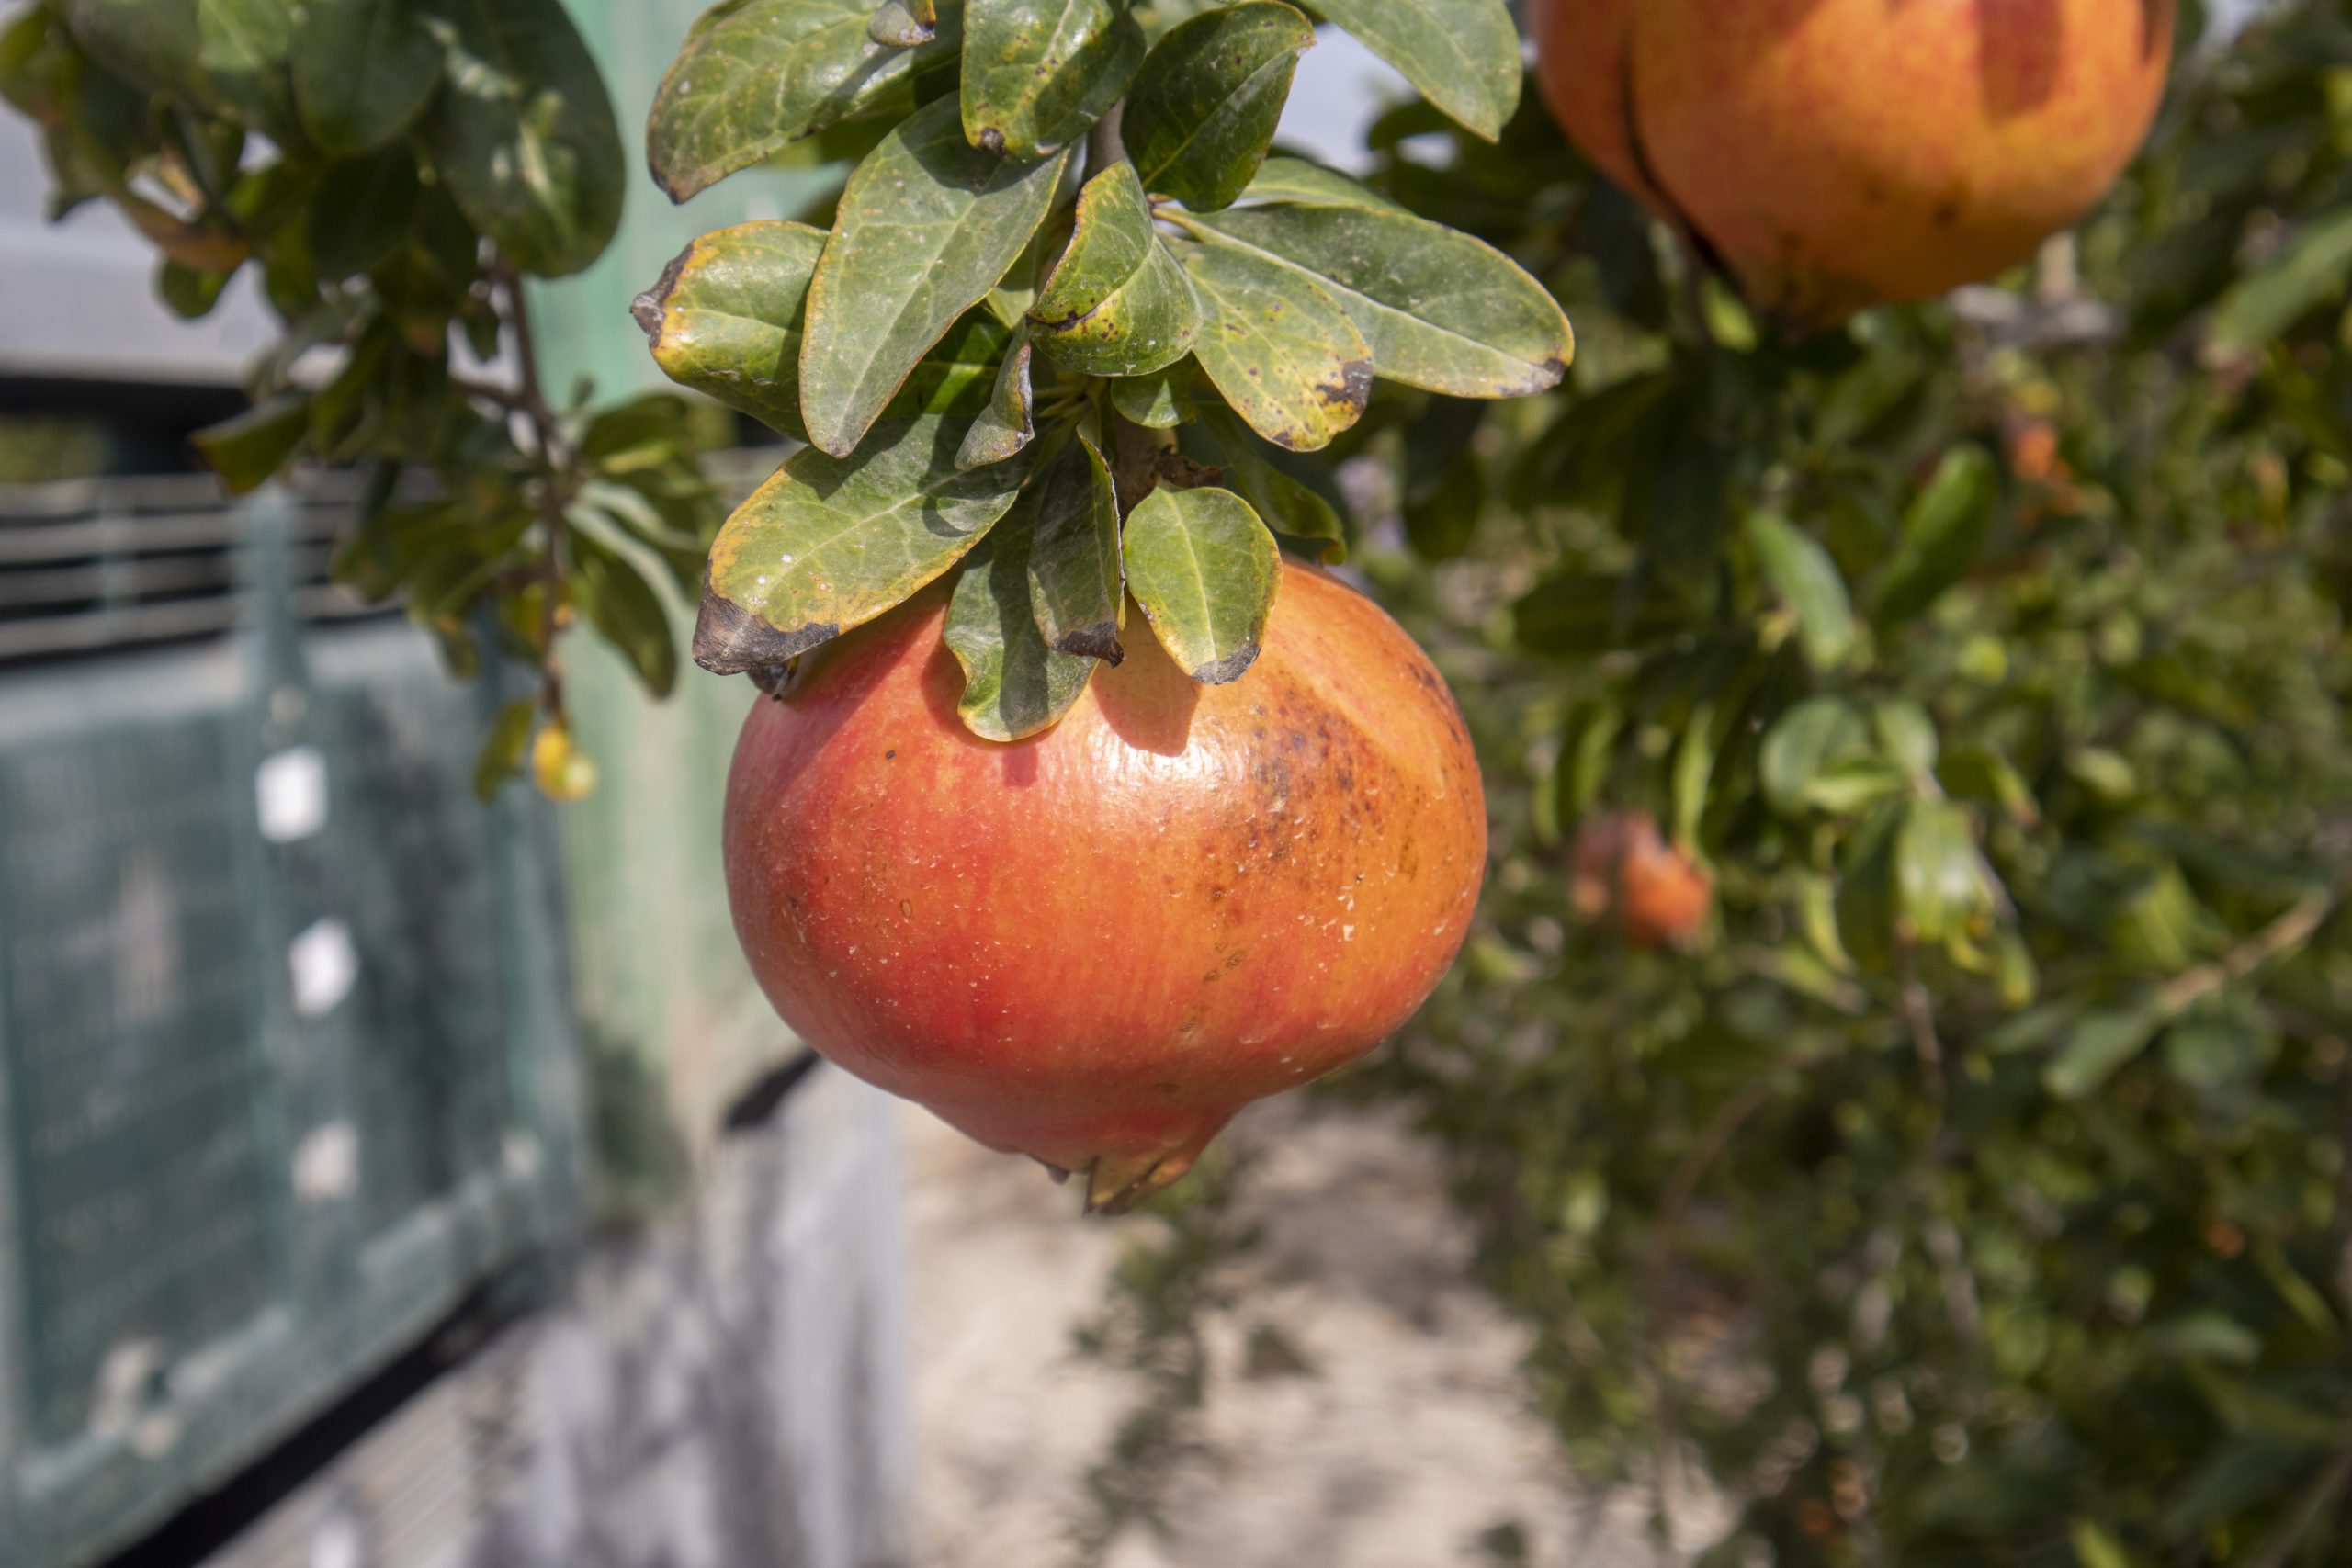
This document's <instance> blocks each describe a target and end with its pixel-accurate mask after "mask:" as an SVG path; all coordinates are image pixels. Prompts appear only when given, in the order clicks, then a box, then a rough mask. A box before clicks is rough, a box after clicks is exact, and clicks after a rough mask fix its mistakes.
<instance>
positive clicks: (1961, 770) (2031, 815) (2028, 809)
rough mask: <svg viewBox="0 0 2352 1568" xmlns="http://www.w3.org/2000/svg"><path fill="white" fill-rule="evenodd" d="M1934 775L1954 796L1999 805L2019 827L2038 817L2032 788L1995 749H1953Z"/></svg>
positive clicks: (2038, 818)
mask: <svg viewBox="0 0 2352 1568" xmlns="http://www.w3.org/2000/svg"><path fill="white" fill-rule="evenodd" d="M1936 777H1937V778H1938V780H1939V781H1940V782H1941V784H1943V787H1944V788H1945V789H1946V790H1947V791H1949V792H1950V793H1951V794H1953V795H1962V796H1965V797H1967V798H1968V799H1971V800H1982V801H1985V802H1988V803H1990V804H1992V805H1995V806H1997V807H2000V808H2001V809H2002V810H2003V811H2006V812H2007V813H2008V815H2009V818H2010V820H2012V821H2014V822H2016V823H2017V824H2018V826H2020V827H2025V828H2030V827H2032V826H2033V825H2034V824H2035V823H2037V822H2039V821H2040V820H2041V807H2040V806H2039V805H2037V804H2036V803H2035V801H2034V798H2033V790H2032V788H2031V787H2030V786H2029V785H2028V784H2026V782H2025V779H2024V778H2023V777H2022V776H2021V775H2020V774H2019V773H2018V771H2017V769H2016V768H2015V767H2013V766H2012V765H2011V764H2010V762H2009V761H2008V759H2007V758H2006V757H2004V756H2002V755H2001V754H2000V753H1999V752H1997V751H1993V750H1987V749H1985V748H1984V747H1964V748H1962V749H1961V750H1956V751H1953V752H1951V754H1949V755H1948V756H1946V757H1944V758H1943V760H1942V761H1940V762H1939V763H1938V764H1937V766H1936Z"/></svg>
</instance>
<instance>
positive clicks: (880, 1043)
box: [726, 566, 1487, 1211]
mask: <svg viewBox="0 0 2352 1568" xmlns="http://www.w3.org/2000/svg"><path fill="white" fill-rule="evenodd" d="M944 613H945V595H944V591H943V590H942V589H939V588H933V589H931V590H928V591H926V592H923V593H922V594H921V595H919V596H917V597H916V598H915V599H914V600H912V601H910V603H909V604H904V605H902V606H900V607H899V609H898V610H895V611H893V612H892V613H891V614H890V615H887V616H885V617H884V618H883V619H881V620H879V621H876V622H875V623H874V624H873V625H872V626H867V627H865V629H863V630H861V631H858V632H855V633H853V634H852V635H851V636H849V637H845V638H843V639H842V640H841V641H840V642H838V643H836V644H833V645H831V646H830V647H829V648H828V649H825V650H824V651H823V652H822V653H821V655H820V656H819V657H818V658H817V659H816V660H814V661H813V662H812V664H811V665H810V666H809V668H807V669H805V670H804V671H803V672H802V674H801V677H800V679H799V680H798V682H797V683H796V685H795V686H794V688H793V689H792V690H791V691H790V692H789V693H788V694H786V695H785V696H784V697H782V698H781V699H780V700H777V701H775V702H763V703H760V704H759V705H756V706H755V707H754V708H753V710H752V716H751V717H750V719H749V720H748V721H747V722H746V723H745V725H744V727H743V734H742V739H741V741H740V742H739V743H738V745H737V747H736V751H735V762H734V768H733V771H732V773H731V774H730V775H729V781H728V793H727V822H726V859H727V874H728V892H729V897H730V899H731V901H732V903H733V906H734V913H735V926H736V931H737V932H738V933H739V934H740V935H741V939H742V943H743V951H744V953H745V954H746V955H747V956H748V957H749V958H750V960H751V964H752V972H753V973H754V974H755V975H756V976H758V978H759V981H760V984H761V986H762V987H764V988H765V990H766V992H767V995H768V998H769V999H770V1000H771V1001H773V1002H774V1003H775V1007H776V1010H778V1011H779V1012H781V1013H782V1014H783V1015H784V1018H785V1021H786V1022H787V1023H789V1024H790V1025H791V1026H792V1027H793V1029H794V1030H796V1031H797V1032H798V1033H799V1034H800V1035H801V1036H802V1037H803V1038H804V1039H806V1040H807V1041H808V1042H809V1043H810V1044H811V1045H813V1046H815V1047H816V1048H817V1050H819V1051H820V1052H821V1053H823V1054H824V1055H826V1056H827V1057H829V1058H831V1060H832V1061H834V1062H836V1063H838V1064H839V1065H840V1066H843V1067H845V1068H847V1069H848V1070H849V1071H850V1072H852V1073H854V1074H856V1075H857V1076H858V1077H862V1078H865V1079H866V1080H867V1081H868V1082H870V1083H874V1084H877V1085H879V1086H880V1087H882V1088H883V1089H888V1090H889V1091H891V1092H892V1093H894V1094H899V1095H903V1096H905V1097H906V1098H908V1099H910V1100H918V1101H920V1102H922V1104H924V1105H926V1106H928V1107H930V1108H931V1109H932V1110H933V1111H935V1112H936V1113H938V1115H940V1116H941V1117H942V1118H943V1119H944V1120H945V1121H947V1122H950V1123H952V1124H953V1125H955V1126H956V1127H958V1128H960V1129H962V1130H963V1131H964V1132H965V1133H967V1134H970V1135H971V1136H972V1137H974V1138H977V1139H978V1140H979V1141H980V1142H981V1143H983V1144H987V1145H990V1146H991V1147H994V1148H997V1149H1001V1150H1007V1151H1017V1152H1020V1153H1023V1154H1027V1155H1031V1156H1035V1157H1036V1158H1037V1159H1039V1160H1042V1161H1043V1162H1045V1163H1046V1165H1047V1166H1049V1167H1052V1168H1055V1169H1056V1170H1057V1171H1061V1172H1072V1171H1075V1172H1083V1173H1085V1175H1086V1179H1087V1186H1088V1194H1089V1201H1090V1206H1091V1207H1094V1208H1098V1209H1109V1210H1114V1211H1115V1210H1117V1209H1121V1208H1124V1207H1125V1206H1127V1205H1129V1204H1131V1203H1133V1202H1134V1201H1136V1200H1137V1199H1138V1198H1140V1197H1142V1196H1143V1195H1145V1194H1146V1193H1148V1192H1150V1191H1152V1190H1155V1189H1157V1188H1159V1187H1162V1186H1165V1185H1166V1184H1167V1183H1169V1182H1170V1181H1173V1180H1175V1179H1177V1178H1178V1177H1179V1176H1182V1174H1183V1173H1184V1171H1185V1170H1186V1169H1188V1168H1190V1167H1191V1166H1192V1164H1193V1160H1194V1158H1195V1157H1196V1156H1198V1155H1199V1154H1200V1152H1201V1150H1202V1148H1203V1147H1204V1145H1206V1144H1207V1143H1208V1141H1209V1140H1210V1139H1211V1138H1212V1137H1214V1136H1215V1135H1216V1132H1217V1130H1218V1129H1219V1128H1221V1127H1223V1126H1224V1125H1225V1123H1226V1122H1227V1120H1229V1119H1230V1118H1231V1117H1232V1116H1233V1114H1234V1112H1235V1111H1238V1110H1239V1109H1240V1108H1241V1107H1242V1106H1244V1105H1246V1104H1248V1103H1249V1102H1250V1101H1251V1100H1257V1099H1260V1098H1261V1097H1263V1096H1265V1095H1270V1094H1274V1093H1277V1092H1279V1091H1280V1090H1283V1089H1291V1088H1294V1087H1295V1086H1297V1085H1299V1084H1302V1083H1305V1082H1306V1081H1307V1080H1308V1079H1310V1078H1313V1077H1318V1076H1320V1075H1322V1074H1324V1073H1327V1072H1329V1071H1330V1070H1331V1069H1333V1068H1334V1067H1338V1066H1341V1065H1342V1064H1344V1063H1347V1062H1350V1061H1352V1060H1354V1059H1355V1058H1356V1057H1358V1056H1360V1055H1363V1053H1365V1052H1366V1051H1368V1050H1370V1049H1371V1048H1372V1047H1373V1046H1374V1044H1375V1043H1378V1042H1379V1041H1380V1040H1381V1039H1382V1038H1383V1037H1384V1036H1385V1035H1386V1034H1388V1033H1389V1032H1391V1031H1393V1030H1395V1029H1396V1028H1397V1026H1398V1025H1399V1024H1401V1023H1403V1022H1404V1021H1405V1020H1406V1019H1407V1018H1408V1016H1410V1014H1411V1013H1412V1012H1413V1010H1415V1009H1416V1008H1418V1007H1419V1005H1420V1004H1421V1002H1422V1001H1423V1000H1424V999H1425V998H1427V997H1428V995H1429V993H1430V989H1431V988H1432V987H1435V986H1436V984H1437V982H1438V979H1439V977H1440V976H1442V975H1443V974H1444V972H1445V970H1446V968H1447V966H1448V965H1449V964H1451V963H1452V962H1453V956H1454V954H1455V953H1456V952H1457V951H1458V949H1459V948H1460V946H1461V943H1462V940H1463V936H1464V932H1465V931H1467V930H1468V927H1469V923H1470V917H1471V912H1472V908H1473V907H1474V906H1475V904H1476V900H1477V895H1478V887H1479V883H1480V881H1481V878H1482V876H1483V874H1484V871H1485V865H1486V852H1487V818H1486V802H1485V796H1484V794H1483V792H1482V790H1481V787H1480V784H1479V778H1478V769H1477V763H1476V758H1475V757H1474V755H1473V754H1472V751H1471V749H1470V741H1469V738H1468V736H1467V735H1466V733H1465V732H1464V729H1463V726H1462V719H1461V716H1460V715H1459V714H1458V713H1457V712H1456V711H1455V708H1454V705H1453V699H1452V698H1451V697H1450V696H1449V695H1448V694H1447V693H1446V690H1445V686H1444V684H1443V682H1442V681H1441V680H1440V679H1439V677H1438V674H1437V671H1435V670H1434V669H1433V668H1431V666H1430V662H1429V660H1428V659H1427V658H1426V657H1425V656H1424V655H1423V654H1422V653H1421V651H1420V649H1418V648H1416V647H1415V646H1414V645H1413V643H1412V640H1411V639H1410V638H1408V637H1406V635H1405V634H1404V632H1403V631H1401V630H1400V629H1399V628H1398V627H1397V624H1396V623H1395V622H1393V621H1391V620H1390V619H1389V618H1388V617H1387V615H1385V614H1383V613H1382V612H1381V610H1380V609H1379V608H1378V607H1377V606H1375V605H1374V604H1372V603H1371V602H1370V601H1369V600H1366V599H1364V598H1363V597H1362V596H1361V595H1359V594H1357V593H1355V592H1352V591H1351V590H1350V589H1349V588H1347V587H1345V586H1344V585H1342V584H1341V583H1340V582H1339V581H1336V580H1335V579H1332V578H1330V577H1328V576H1326V575H1324V574H1323V573H1321V572H1319V571H1317V570H1312V569H1308V568H1305V567H1299V566H1286V567H1285V568H1284V570H1283V581H1282V586H1281V591H1280V593H1279V595H1278V597H1277V598H1276V600H1275V604H1274V608H1273V614H1272V620H1271V621H1270V623H1269V625H1268V626H1267V630H1266V636H1265V639H1264V650H1263V652H1262V653H1261V656H1260V658H1259V660H1258V661H1257V663H1256V664H1255V665H1254V666H1252V667H1251V669H1250V671H1249V673H1248V674H1247V675H1245V676H1243V677H1242V678H1241V679H1240V680H1238V681H1237V682H1233V683H1232V684H1229V685H1223V686H1202V685H1197V684H1195V683H1194V682H1193V681H1192V680H1191V679H1190V678H1189V677H1187V676H1186V675H1185V673H1184V672H1183V671H1182V670H1180V669H1179V668H1177V666H1176V665H1175V663H1174V662H1173V661H1172V660H1170V659H1169V657H1168V656H1167V654H1166V653H1165V652H1163V651H1162V650H1161V649H1160V648H1159V644H1158V643H1157V642H1156V641H1155V640H1154V639H1153V637H1151V635H1150V633H1149V632H1148V631H1147V630H1144V629H1143V627H1142V622H1141V618H1140V617H1139V616H1131V625H1132V626H1134V628H1135V632H1133V633H1131V634H1130V636H1129V637H1127V639H1126V648H1127V654H1126V660H1125V663H1124V664H1121V665H1120V666H1118V667H1117V668H1115V669H1111V668H1104V669H1103V670H1101V671H1097V672H1096V674H1095V677H1094V680H1093V682H1092V683H1091V685H1090V686H1089V687H1088V688H1087V691H1086V693H1085V694H1084V695H1083V696H1081V697H1080V700H1079V703H1078V705H1077V706H1076V707H1075V708H1074V709H1072V710H1071V712H1070V713H1069V716H1068V717H1066V718H1064V719H1063V720H1062V721H1061V723H1059V724H1058V725H1057V726H1055V727H1054V728H1051V729H1049V730H1047V731H1046V732H1045V733H1044V734H1042V735H1039V736H1036V737H1034V738H1032V739H1027V740H1022V741H1016V742H1013V743H1012V744H1010V745H1006V744H1001V743H998V742H993V741H988V740H981V739H976V738H975V737H973V736H972V735H971V734H970V733H969V732H967V730H966V729H965V728H964V726H963V724H962V723H961V721H960V720H959V719H958V718H957V716H956V702H957V699H958V698H959V696H960V695H961V694H962V692H963V688H964V675H963V671H962V669H961V667H960V666H959V665H958V664H957V663H956V659H955V656H954V655H953V654H952V653H951V652H950V651H949V650H948V649H947V648H946V646H945V645H944V643H943V641H942V640H941V631H942V623H943V620H944ZM1136 634H1140V635H1136Z"/></svg>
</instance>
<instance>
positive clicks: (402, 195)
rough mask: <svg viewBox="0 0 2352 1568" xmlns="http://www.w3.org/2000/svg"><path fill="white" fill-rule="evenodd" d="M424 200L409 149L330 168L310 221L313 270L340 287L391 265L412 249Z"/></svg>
mask: <svg viewBox="0 0 2352 1568" xmlns="http://www.w3.org/2000/svg"><path fill="white" fill-rule="evenodd" d="M423 199H424V186H423V185H422V184H421V183H420V182H419V181H418V179H417V175H416V155H415V154H414V153H413V152H410V151H409V150H408V149H407V148H406V147H389V148H386V149H385V150H384V151H383V152H378V153H376V154H374V155H372V156H370V157H366V158H360V159H356V160H354V161H352V162H350V163H345V164H332V165H330V166H329V168H328V170H327V175H326V177H325V178H324V179H323V180H322V181H321V182H320V183H319V193H318V195H317V196H316V197H313V198H312V199H311V208H310V212H309V214H308V217H307V219H306V221H307V223H308V226H309V232H310V240H311V266H312V267H313V268H315V269H316V270H317V273H318V276H320V277H321V278H323V279H332V280H337V281H340V280H342V279H344V278H350V277H356V276H359V275H360V274H361V273H363V272H369V271H372V270H374V269H375V268H377V267H379V266H381V265H383V264H384V263H386V262H388V261H390V260H391V259H392V258H393V257H394V256H396V255H398V254H401V250H402V249H403V248H404V247H406V245H407V244H408V241H409V234H410V230H411V226H412V224H413V220H415V217H416V209H417V204H418V203H419V202H420V201H421V200H423Z"/></svg>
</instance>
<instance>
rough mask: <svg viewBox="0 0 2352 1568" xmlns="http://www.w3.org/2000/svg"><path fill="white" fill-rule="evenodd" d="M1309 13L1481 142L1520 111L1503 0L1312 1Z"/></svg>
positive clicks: (1515, 57)
mask: <svg viewBox="0 0 2352 1568" xmlns="http://www.w3.org/2000/svg"><path fill="white" fill-rule="evenodd" d="M1315 8H1316V9H1317V10H1318V11H1320V12H1322V13H1323V15H1324V16H1326V17H1329V18H1330V19H1331V20H1332V21H1335V22H1337V23H1339V24H1340V26H1341V27H1343V28H1347V29H1348V31H1350V32H1351V33H1353V34H1354V35H1355V36H1356V37H1357V39H1360V40H1362V41H1363V45H1364V47H1365V48H1367V49H1369V50H1371V51H1372V52H1373V53H1374V54H1376V55H1378V56H1380V58H1381V59H1383V60H1385V61H1386V62H1388V63H1389V64H1391V65H1394V66H1395V67H1396V68H1397V70H1398V71H1399V72H1401V73H1403V74H1404V77H1405V80H1407V81H1408V82H1410V83H1411V84H1412V85H1414V86H1416V87H1418V88H1419V89H1420V91H1421V96H1423V97H1425V98H1427V99H1429V101H1430V102H1431V103H1433V104H1435V105H1436V106H1437V107H1440V108H1442V109H1443V110H1444V111H1445V112H1446V113H1447V114H1449V115H1452V116H1453V118H1455V119H1457V120H1459V121H1461V122H1462V123H1463V124H1464V126H1466V127H1468V128H1469V129H1470V130H1473V131H1476V133H1477V134H1478V135H1480V136H1482V137H1484V138H1485V139H1486V140H1487V141H1494V140H1496V139H1497V138H1498V137H1499V136H1500V135H1501V134H1502V130H1503V127H1504V126H1505V125H1506V124H1508V123H1509V122H1510V117H1511V116H1512V115H1513V114H1514V113H1516V112H1517V111H1518V108H1519V92H1520V78H1521V74H1522V73H1523V71H1524V69H1525V68H1524V66H1523V64H1522V63H1521V59H1520V52H1519V28H1518V27H1517V26H1516V25H1514V24H1513V23H1512V21H1511V18H1510V8H1509V7H1508V6H1505V5H1504V3H1503V0H1316V6H1315Z"/></svg>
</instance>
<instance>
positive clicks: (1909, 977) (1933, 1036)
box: [1902, 942, 1944, 1100]
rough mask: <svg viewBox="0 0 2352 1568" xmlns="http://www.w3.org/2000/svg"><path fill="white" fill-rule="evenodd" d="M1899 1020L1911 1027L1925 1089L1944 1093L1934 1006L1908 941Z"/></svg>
mask: <svg viewBox="0 0 2352 1568" xmlns="http://www.w3.org/2000/svg"><path fill="white" fill-rule="evenodd" d="M1902 1005H1903V1021H1904V1023H1905V1025H1907V1026H1908V1027H1909V1028H1910V1031H1911V1049H1912V1050H1913V1051H1914V1052H1916V1053H1917V1055H1918V1057H1919V1066H1920V1068H1921V1069H1922V1070H1923V1071H1924V1072H1925V1073H1926V1075H1927V1078H1928V1091H1929V1092H1930V1093H1931V1094H1933V1095H1934V1096H1935V1098H1936V1099H1937V1100H1942V1099H1943V1095H1944V1043H1943V1039H1942V1037H1941V1036H1940V1035H1939V1034H1938V1033H1937V1032H1936V1006H1935V1001H1934V999H1933V998H1930V997H1929V996H1928V987H1927V983H1926V982H1925V981H1923V980H1921V979H1920V978H1919V958H1918V954H1917V953H1916V952H1915V951H1913V949H1912V946H1911V944H1910V943H1909V942H1905V943H1903V1003H1902Z"/></svg>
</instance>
